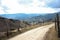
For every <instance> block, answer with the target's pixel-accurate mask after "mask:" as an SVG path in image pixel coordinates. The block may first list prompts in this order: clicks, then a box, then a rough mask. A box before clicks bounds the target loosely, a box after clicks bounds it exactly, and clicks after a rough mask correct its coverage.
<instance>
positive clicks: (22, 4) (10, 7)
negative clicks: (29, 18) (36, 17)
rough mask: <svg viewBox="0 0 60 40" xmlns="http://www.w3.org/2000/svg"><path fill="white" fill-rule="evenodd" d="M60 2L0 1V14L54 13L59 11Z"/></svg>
mask: <svg viewBox="0 0 60 40" xmlns="http://www.w3.org/2000/svg"><path fill="white" fill-rule="evenodd" d="M59 3H60V0H0V14H14V13H26V14H31V13H33V14H34V13H38V14H41V13H55V12H59V11H60V5H59Z"/></svg>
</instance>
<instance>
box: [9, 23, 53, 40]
mask: <svg viewBox="0 0 60 40" xmlns="http://www.w3.org/2000/svg"><path fill="white" fill-rule="evenodd" d="M53 26H54V24H50V25H46V26H41V27H38V28H35V29H32V30H30V31H27V32H25V33H22V34H19V35H17V36H15V37H13V38H10V39H8V40H44V36H45V34H46V33H47V32H48V31H49V29H50V28H52V27H53Z"/></svg>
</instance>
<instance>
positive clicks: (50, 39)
mask: <svg viewBox="0 0 60 40" xmlns="http://www.w3.org/2000/svg"><path fill="white" fill-rule="evenodd" d="M44 38H45V39H44V40H58V37H57V32H56V30H55V27H52V28H50V29H49V31H48V32H47V33H46V36H45V37H44Z"/></svg>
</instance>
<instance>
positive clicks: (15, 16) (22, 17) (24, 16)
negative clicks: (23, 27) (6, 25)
mask: <svg viewBox="0 0 60 40" xmlns="http://www.w3.org/2000/svg"><path fill="white" fill-rule="evenodd" d="M0 16H1V17H5V18H8V19H16V20H27V19H29V18H34V17H42V16H46V17H48V18H51V17H52V14H50V15H49V14H24V13H20V14H19V13H17V14H0Z"/></svg>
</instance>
